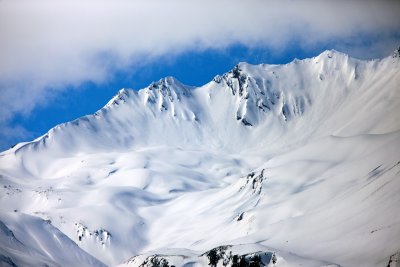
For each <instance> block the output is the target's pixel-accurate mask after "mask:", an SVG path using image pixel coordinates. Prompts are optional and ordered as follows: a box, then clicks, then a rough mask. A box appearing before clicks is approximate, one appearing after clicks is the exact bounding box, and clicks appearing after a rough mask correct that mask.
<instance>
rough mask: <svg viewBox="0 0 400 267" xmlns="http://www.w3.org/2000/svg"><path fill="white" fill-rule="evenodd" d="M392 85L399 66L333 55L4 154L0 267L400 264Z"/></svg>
mask: <svg viewBox="0 0 400 267" xmlns="http://www.w3.org/2000/svg"><path fill="white" fill-rule="evenodd" d="M399 74H400V58H398V57H387V58H384V59H380V60H372V61H361V60H357V59H353V58H350V57H348V56H347V55H345V54H342V53H340V52H337V51H333V50H331V51H325V52H323V53H322V54H320V55H319V56H317V57H314V58H311V59H305V60H295V61H293V62H291V63H289V64H286V65H265V64H262V65H250V64H247V63H240V64H238V65H237V66H235V68H234V69H233V70H232V71H230V72H228V73H226V74H224V75H222V76H216V77H215V78H214V79H213V81H211V82H210V83H208V84H206V85H204V86H202V87H198V88H194V87H189V86H186V85H183V84H181V83H180V82H179V81H177V80H176V79H174V78H172V77H167V78H164V79H161V80H160V81H158V82H155V83H153V84H151V85H149V86H148V87H146V88H144V89H142V90H139V91H133V90H130V89H122V90H120V91H119V92H118V94H117V95H116V96H115V97H114V98H113V99H111V100H110V101H109V103H108V104H107V105H105V107H104V108H102V109H101V110H99V111H98V112H96V113H95V114H93V115H89V116H85V117H82V118H79V119H77V120H75V121H72V122H67V123H65V124H61V125H58V126H56V127H55V128H53V129H51V130H50V131H49V132H48V133H47V134H45V135H44V136H41V137H39V138H37V139H36V140H34V141H32V142H28V143H22V144H18V145H17V146H15V147H14V148H12V149H10V150H8V151H4V152H2V153H1V154H0V175H1V176H0V183H1V185H2V187H1V188H0V203H1V206H0V207H1V210H0V220H1V223H0V226H1V230H2V232H1V235H0V239H1V248H0V251H1V255H0V261H1V262H2V263H3V265H6V266H7V264H8V265H9V266H13V265H12V264H13V263H14V264H17V265H18V266H19V265H22V266H26V265H30V264H29V263H30V262H29V260H32V261H33V262H35V263H37V264H44V263H46V264H48V265H56V263H57V264H59V265H61V266H71V265H75V266H78V265H79V266H98V265H102V264H106V265H111V266H115V265H119V264H121V265H128V266H139V265H141V264H142V266H147V265H148V266H152V265H151V264H152V263H151V260H153V263H154V261H156V260H161V258H163V259H165V260H166V261H168V263H169V264H175V265H176V266H192V265H193V266H196V264H197V266H206V265H207V264H208V263H209V260H210V259H209V258H208V256H207V255H209V254H207V253H210V251H213V249H215V248H218V247H219V246H224V247H222V248H223V249H219V250H218V253H220V254H218V255H221V261H220V262H219V264H220V265H221V266H222V262H223V258H224V257H225V260H226V262H228V261H230V263H229V264H231V263H232V260H233V258H232V257H231V258H230V259H229V257H228V256H227V255H230V253H231V254H232V255H234V254H235V255H239V256H241V255H242V256H243V258H246V260H247V261H250V260H252V257H254V255H259V256H260V257H261V259H262V261H263V262H264V264H266V265H268V266H272V265H273V263H272V261H271V257H272V255H273V253H274V252H275V255H276V256H277V260H278V261H277V263H276V266H299V265H303V266H329V265H332V266H338V265H340V266H386V265H387V264H388V262H389V260H390V259H395V258H396V257H397V256H396V255H398V254H396V253H398V252H399V251H400V241H399V240H400V205H399V203H400V194H399V193H400V78H399V77H400V75H399ZM43 220H47V221H43ZM74 242H75V243H76V244H77V245H76V244H74ZM225 246H226V247H225ZM257 253H258V254H257ZM137 255H139V256H137ZM154 255H158V256H154ZM393 255H394V256H393ZM157 257H158V258H157ZM227 257H228V258H227ZM28 259H29V260H28ZM146 261H147V263H146ZM146 264H147V265H146ZM149 264H150V265H149ZM35 265H36V264H35Z"/></svg>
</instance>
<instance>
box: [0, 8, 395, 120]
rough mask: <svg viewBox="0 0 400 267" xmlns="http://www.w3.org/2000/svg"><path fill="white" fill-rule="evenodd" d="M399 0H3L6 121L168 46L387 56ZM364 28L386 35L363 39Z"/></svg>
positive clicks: (0, 102) (0, 24)
mask: <svg viewBox="0 0 400 267" xmlns="http://www.w3.org/2000/svg"><path fill="white" fill-rule="evenodd" d="M399 3H400V2H398V1H290V0H280V1H265V0H248V1H240V0H229V1H227V0H226V1H225V0H222V1H211V0H204V1H194V0H181V1H179V0H169V1H164V0H146V1H138V0H116V1H111V0H96V1H94V0H93V1H90V0H86V1H78V0H68V1H67V0H65V1H64V0H47V1H46V0H43V1H41V0H39V1H30V0H3V1H0V40H1V42H0V59H1V60H0V90H1V91H0V93H1V99H0V127H3V126H1V125H6V123H7V121H9V120H10V118H12V117H13V114H16V113H24V112H25V113H29V112H30V111H31V110H32V109H33V108H34V107H35V106H36V105H38V104H41V103H43V101H44V99H45V98H46V97H48V96H49V95H51V93H53V92H54V90H57V88H63V87H64V86H65V85H71V84H72V85H73V84H79V83H81V82H83V81H88V80H89V81H94V82H102V81H104V80H105V79H107V78H109V73H110V71H111V70H115V69H123V68H125V67H127V66H129V65H131V64H132V63H135V62H143V61H151V60H154V59H155V58H157V57H159V56H163V55H165V54H172V55H173V54H179V53H181V52H183V51H187V50H202V49H209V48H215V49H221V48H224V47H226V46H229V45H231V44H235V43H240V44H243V45H246V46H260V45H262V46H266V47H269V48H270V49H271V50H272V51H282V50H284V49H285V47H287V46H288V45H291V44H293V42H296V44H297V45H298V46H299V47H302V48H303V49H313V48H315V47H317V46H318V45H319V44H321V43H324V42H325V43H326V42H331V43H336V45H337V47H339V48H343V50H346V51H344V52H349V53H351V54H354V55H355V56H362V55H365V56H366V57H380V56H383V55H386V54H387V53H388V51H387V49H393V48H394V46H395V45H398V44H396V42H398V41H399V40H400V36H399V29H400V20H399V19H398V17H399V14H400V4H399ZM362 36H375V37H376V40H377V41H376V42H373V43H368V44H365V43H362V42H357V38H360V37H362ZM338 40H339V41H338ZM360 49H361V50H360ZM363 51H365V52H368V54H367V53H363ZM50 88H51V89H50ZM49 90H53V92H51V91H50V92H49Z"/></svg>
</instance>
